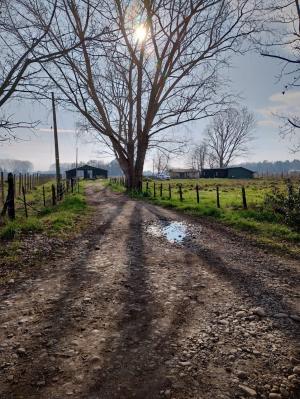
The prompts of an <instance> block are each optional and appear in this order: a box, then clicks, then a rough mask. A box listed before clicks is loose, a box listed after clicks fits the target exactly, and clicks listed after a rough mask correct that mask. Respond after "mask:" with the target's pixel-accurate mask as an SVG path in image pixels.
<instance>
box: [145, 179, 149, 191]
mask: <svg viewBox="0 0 300 399" xmlns="http://www.w3.org/2000/svg"><path fill="white" fill-rule="evenodd" d="M148 191H149V182H148V181H147V182H146V193H148Z"/></svg>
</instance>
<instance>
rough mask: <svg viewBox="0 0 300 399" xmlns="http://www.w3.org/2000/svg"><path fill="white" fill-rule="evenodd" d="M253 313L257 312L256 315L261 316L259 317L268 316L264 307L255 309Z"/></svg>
mask: <svg viewBox="0 0 300 399" xmlns="http://www.w3.org/2000/svg"><path fill="white" fill-rule="evenodd" d="M253 314H255V315H256V316H259V317H265V316H266V312H265V310H264V309H263V308H260V307H258V308H255V309H253Z"/></svg>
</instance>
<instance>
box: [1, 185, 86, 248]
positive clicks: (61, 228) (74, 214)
mask: <svg viewBox="0 0 300 399" xmlns="http://www.w3.org/2000/svg"><path fill="white" fill-rule="evenodd" d="M80 184H81V189H80V193H74V194H71V193H69V194H67V195H66V196H65V198H64V199H63V200H62V201H60V202H58V204H57V205H55V206H52V205H50V204H51V185H52V182H48V183H47V184H45V191H46V207H44V205H43V194H42V186H39V187H37V188H36V189H35V190H33V191H32V192H30V193H28V194H27V195H26V202H27V203H28V204H29V206H28V214H29V215H28V218H26V217H25V211H24V205H23V203H22V201H21V199H20V198H17V200H16V219H15V220H14V221H10V220H8V219H6V220H5V224H4V225H2V226H0V239H2V240H12V239H19V238H20V237H21V236H22V235H24V234H27V233H37V232H43V233H45V234H47V235H49V236H55V235H56V236H67V235H68V234H69V233H70V232H75V231H77V230H78V229H79V228H80V226H81V221H82V220H83V218H84V216H85V215H86V214H87V212H88V207H87V204H86V199H85V194H84V185H85V183H83V182H81V183H80Z"/></svg>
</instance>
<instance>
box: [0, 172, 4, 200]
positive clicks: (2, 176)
mask: <svg viewBox="0 0 300 399" xmlns="http://www.w3.org/2000/svg"><path fill="white" fill-rule="evenodd" d="M0 183H1V201H2V205H4V202H5V199H4V173H3V172H1V182H0Z"/></svg>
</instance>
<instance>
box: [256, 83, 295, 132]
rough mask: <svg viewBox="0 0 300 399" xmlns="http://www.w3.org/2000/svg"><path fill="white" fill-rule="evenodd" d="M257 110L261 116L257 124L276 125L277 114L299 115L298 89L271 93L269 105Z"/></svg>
mask: <svg viewBox="0 0 300 399" xmlns="http://www.w3.org/2000/svg"><path fill="white" fill-rule="evenodd" d="M257 111H258V113H259V114H260V115H261V116H262V119H261V120H260V121H259V122H258V124H259V125H261V126H278V125H279V121H278V116H295V115H300V91H290V92H286V93H285V94H282V93H275V94H272V95H271V96H270V97H269V105H267V106H266V107H264V108H259V109H258V110H257Z"/></svg>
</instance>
